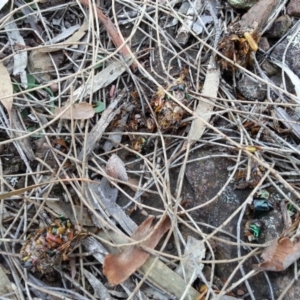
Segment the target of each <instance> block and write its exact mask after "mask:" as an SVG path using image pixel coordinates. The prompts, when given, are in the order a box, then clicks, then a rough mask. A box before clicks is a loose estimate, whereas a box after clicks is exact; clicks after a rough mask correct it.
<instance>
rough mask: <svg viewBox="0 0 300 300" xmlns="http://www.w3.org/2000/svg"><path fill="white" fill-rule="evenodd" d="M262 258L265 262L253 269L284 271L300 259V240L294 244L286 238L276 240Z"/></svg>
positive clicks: (296, 240)
mask: <svg viewBox="0 0 300 300" xmlns="http://www.w3.org/2000/svg"><path fill="white" fill-rule="evenodd" d="M261 257H262V258H263V259H264V261H263V262H262V263H260V264H258V265H254V266H253V267H254V268H255V269H257V270H262V271H276V272H278V271H284V270H285V269H287V268H288V267H289V266H290V265H291V264H292V263H294V262H295V261H296V260H298V259H299V258H300V240H299V239H295V241H294V242H292V241H291V240H290V238H288V237H286V236H284V237H279V238H278V239H275V240H274V241H273V242H272V243H271V245H270V246H268V247H267V248H266V249H265V250H264V252H263V253H262V255H261Z"/></svg>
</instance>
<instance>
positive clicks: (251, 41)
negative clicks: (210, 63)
mask: <svg viewBox="0 0 300 300" xmlns="http://www.w3.org/2000/svg"><path fill="white" fill-rule="evenodd" d="M259 40H260V34H259V33H258V27H255V28H252V29H251V30H249V31H248V30H247V29H244V30H243V29H241V28H240V26H239V24H238V22H237V23H233V24H232V25H231V26H230V27H229V32H228V34H227V35H226V36H225V37H224V38H223V39H222V40H221V41H220V42H219V45H218V51H219V52H221V54H223V55H224V56H225V57H227V58H228V59H230V60H231V61H233V63H234V64H232V63H230V62H228V61H227V60H225V59H223V58H222V57H218V59H217V60H218V62H219V64H220V67H221V69H223V70H235V69H236V64H238V65H240V66H242V67H245V68H247V67H249V66H251V65H252V58H251V53H252V52H256V51H257V50H258V44H257V43H258V42H259Z"/></svg>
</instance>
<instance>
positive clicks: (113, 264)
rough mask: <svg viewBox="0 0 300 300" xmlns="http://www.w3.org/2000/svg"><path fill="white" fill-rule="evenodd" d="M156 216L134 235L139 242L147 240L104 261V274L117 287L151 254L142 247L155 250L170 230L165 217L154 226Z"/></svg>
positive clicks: (148, 219)
mask: <svg viewBox="0 0 300 300" xmlns="http://www.w3.org/2000/svg"><path fill="white" fill-rule="evenodd" d="M153 219H154V216H150V217H148V218H147V219H146V220H145V221H144V222H143V223H142V224H141V225H140V226H139V227H138V228H137V230H136V232H135V233H134V234H133V235H132V239H134V240H136V241H139V240H143V239H145V238H147V239H146V240H145V241H143V242H141V243H140V244H139V245H138V246H130V247H128V248H127V249H126V250H124V251H123V252H122V253H119V254H109V255H107V256H106V257H105V259H104V264H103V273H104V275H105V276H106V277H107V279H108V281H109V282H110V283H111V284H114V285H117V284H120V283H122V282H123V281H125V280H126V279H127V278H128V277H129V276H130V275H131V274H132V273H134V272H135V271H136V270H137V269H138V268H139V267H141V266H142V265H143V264H144V263H145V261H146V260H147V259H148V257H149V256H150V254H149V253H148V252H146V251H145V250H143V249H142V248H141V246H144V247H149V248H152V249H154V248H155V247H156V245H157V244H158V242H159V241H160V239H161V238H162V236H163V235H164V234H165V233H166V232H167V231H168V230H169V229H170V227H171V220H170V218H169V217H168V216H164V217H163V218H162V219H161V220H160V222H159V223H157V224H156V225H155V226H154V227H153V226H152V222H153Z"/></svg>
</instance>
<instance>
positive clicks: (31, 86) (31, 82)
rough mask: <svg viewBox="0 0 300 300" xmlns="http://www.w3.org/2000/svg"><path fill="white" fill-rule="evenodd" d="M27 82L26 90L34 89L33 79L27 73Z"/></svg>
mask: <svg viewBox="0 0 300 300" xmlns="http://www.w3.org/2000/svg"><path fill="white" fill-rule="evenodd" d="M27 82H28V88H29V89H31V88H33V87H36V84H35V77H34V76H33V75H31V74H28V73H27Z"/></svg>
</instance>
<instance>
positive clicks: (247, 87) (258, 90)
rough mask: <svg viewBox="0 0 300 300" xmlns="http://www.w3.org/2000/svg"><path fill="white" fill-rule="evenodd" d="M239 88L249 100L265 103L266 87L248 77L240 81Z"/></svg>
mask: <svg viewBox="0 0 300 300" xmlns="http://www.w3.org/2000/svg"><path fill="white" fill-rule="evenodd" d="M237 88H238V91H239V92H240V93H241V94H242V95H243V96H244V97H245V98H246V99H247V100H253V101H256V100H258V101H263V100H264V99H265V97H266V91H267V87H266V85H265V84H262V83H261V82H259V81H257V80H255V79H252V78H250V77H248V76H244V77H243V78H242V79H240V80H239V81H238V83H237Z"/></svg>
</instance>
